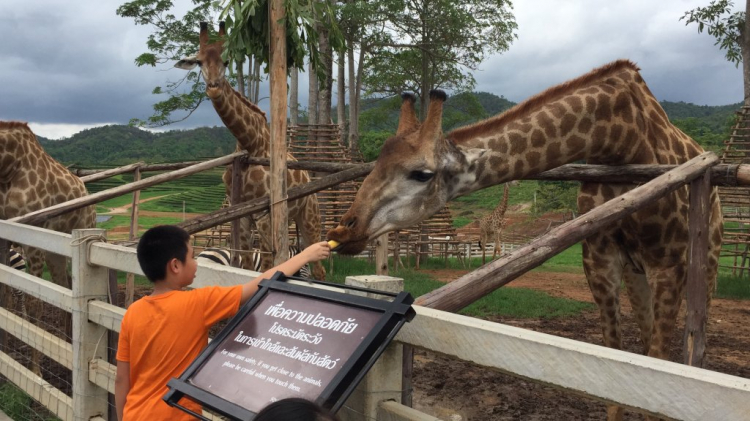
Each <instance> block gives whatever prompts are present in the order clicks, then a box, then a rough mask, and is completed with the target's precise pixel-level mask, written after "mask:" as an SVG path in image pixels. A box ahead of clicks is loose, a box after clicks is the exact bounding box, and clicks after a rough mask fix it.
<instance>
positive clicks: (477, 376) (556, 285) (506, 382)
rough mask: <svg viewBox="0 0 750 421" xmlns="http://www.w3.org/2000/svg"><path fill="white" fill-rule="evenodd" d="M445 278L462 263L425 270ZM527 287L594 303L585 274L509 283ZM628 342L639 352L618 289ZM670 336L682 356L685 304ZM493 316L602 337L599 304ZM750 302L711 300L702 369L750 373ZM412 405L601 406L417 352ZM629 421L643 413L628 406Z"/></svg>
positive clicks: (571, 415)
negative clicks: (554, 312)
mask: <svg viewBox="0 0 750 421" xmlns="http://www.w3.org/2000/svg"><path fill="white" fill-rule="evenodd" d="M428 272H430V273H432V275H433V276H435V277H436V278H438V279H440V280H443V281H450V280H453V279H456V278H457V277H458V276H460V275H462V274H463V273H465V271H461V270H433V271H428ZM519 287H523V288H530V289H535V290H539V291H544V292H546V293H548V294H550V295H552V296H555V297H564V298H570V299H574V300H580V301H588V302H593V300H592V298H591V293H590V292H589V290H588V285H587V284H586V279H585V277H584V276H583V275H579V274H569V273H542V272H530V273H527V274H525V275H523V276H522V277H520V278H519V279H517V280H515V281H513V282H511V283H510V284H508V285H507V286H506V288H519ZM622 301H623V310H622V313H623V322H624V326H623V342H624V346H625V349H626V350H627V351H631V352H640V351H641V346H640V341H639V338H638V328H637V325H636V323H635V321H634V319H633V317H632V315H631V309H630V304H629V302H628V300H627V295H626V294H623V296H622ZM679 319H680V321H679V325H678V331H677V334H676V335H675V336H676V337H675V338H674V340H673V343H672V352H671V354H672V355H671V358H670V359H671V360H672V361H677V362H680V361H682V331H683V328H684V306H683V309H682V312H681V315H680V318H679ZM491 320H492V321H495V322H498V323H504V324H508V325H512V326H517V327H522V328H525V329H531V330H535V331H538V332H544V333H549V334H553V335H557V336H561V337H564V338H570V339H575V340H578V341H584V342H589V343H593V344H597V345H601V344H602V340H601V331H600V328H599V315H598V311H597V310H593V311H587V312H585V313H584V314H582V315H578V316H575V317H570V318H561V319H554V320H545V319H532V320H530V319H512V318H504V317H496V318H493V319H491ZM749 320H750V302H749V301H739V300H726V299H714V300H713V303H712V308H711V311H710V313H709V321H708V328H707V334H708V339H707V351H706V368H707V369H709V370H713V371H718V372H722V373H726V374H731V375H735V376H740V377H744V378H750V324H748V321H749ZM413 402H414V407H415V408H418V409H419V410H421V411H422V412H426V413H429V414H432V415H434V416H436V417H438V418H441V419H444V420H457V419H459V418H458V416H460V417H461V418H460V419H463V420H475V421H489V420H519V419H522V420H589V419H591V420H601V419H605V418H606V407H605V405H604V404H602V403H599V402H597V401H594V400H591V399H588V398H583V397H579V396H575V395H571V394H569V393H565V392H563V391H560V390H557V389H554V388H552V387H550V386H544V385H540V384H536V383H532V382H529V381H527V380H523V379H519V378H515V377H512V376H509V375H505V374H502V373H499V372H494V371H491V370H487V369H485V368H483V367H479V366H476V365H474V364H471V363H467V362H463V361H458V360H453V359H448V358H445V357H442V356H439V355H435V354H432V353H429V352H425V351H417V352H416V356H415V361H414V395H413ZM625 419H626V420H638V419H643V417H642V416H640V415H638V414H635V413H627V414H626V418H625Z"/></svg>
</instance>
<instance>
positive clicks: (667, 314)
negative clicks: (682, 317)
mask: <svg viewBox="0 0 750 421" xmlns="http://www.w3.org/2000/svg"><path fill="white" fill-rule="evenodd" d="M647 276H648V280H649V284H650V285H651V290H652V294H653V313H654V324H653V327H652V329H651V342H650V344H649V349H648V355H649V356H650V357H655V358H660V359H663V360H667V359H669V345H670V343H671V341H672V335H673V333H674V328H675V325H676V323H677V314H678V313H679V311H680V306H681V305H682V293H683V291H684V287H685V280H686V277H687V276H686V273H685V268H684V267H676V266H675V267H671V268H664V269H659V270H652V271H648V272H647Z"/></svg>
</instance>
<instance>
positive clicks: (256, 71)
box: [253, 57, 260, 104]
mask: <svg viewBox="0 0 750 421" xmlns="http://www.w3.org/2000/svg"><path fill="white" fill-rule="evenodd" d="M253 88H254V91H253V98H255V100H254V101H253V103H254V104H257V103H258V101H260V60H258V58H257V57H256V58H255V62H254V63H253Z"/></svg>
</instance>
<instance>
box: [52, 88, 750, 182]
mask: <svg viewBox="0 0 750 421" xmlns="http://www.w3.org/2000/svg"><path fill="white" fill-rule="evenodd" d="M400 103H401V99H400V98H397V97H396V98H392V99H387V100H379V101H368V102H365V103H364V104H363V106H362V115H361V118H360V134H361V137H360V146H361V148H362V152H363V154H364V155H365V157H366V159H368V160H371V159H375V157H377V155H378V153H379V150H380V147H381V146H382V143H383V141H384V140H385V139H386V138H387V137H388V136H391V135H392V134H393V133H394V132H395V130H396V126H397V124H398V113H399V108H400ZM661 104H662V106H663V107H664V109H665V110H666V112H667V114H668V115H669V117H670V119H671V120H672V121H673V122H674V123H675V124H676V125H677V126H679V127H680V128H681V129H682V130H683V131H685V132H686V133H687V134H689V135H690V136H692V137H693V138H694V139H696V140H697V141H698V142H699V143H701V144H702V145H704V147H706V148H707V149H711V150H714V151H719V150H720V149H721V148H722V147H723V145H722V142H723V141H724V140H725V139H726V138H727V137H728V135H727V133H728V129H729V127H731V124H732V118H733V116H734V113H735V111H737V110H739V109H740V106H741V104H732V105H724V106H706V105H694V104H688V103H684V102H668V101H662V102H661ZM514 105H515V103H514V102H512V101H509V100H507V99H505V98H503V97H502V96H497V95H494V94H491V93H487V92H476V93H473V94H459V95H455V96H452V97H450V98H449V99H448V101H447V102H446V104H445V107H444V113H443V129H444V130H446V131H448V130H451V129H453V128H456V127H460V126H464V125H466V124H470V123H473V122H476V121H479V120H482V119H485V118H487V117H490V116H492V115H495V114H498V113H500V112H502V111H504V110H507V109H508V108H511V107H512V106H514ZM332 114H333V115H334V116H335V115H336V113H335V112H334V113H332ZM39 140H40V142H41V143H42V146H43V147H44V149H45V150H46V151H47V152H48V153H49V154H50V155H51V156H52V157H54V158H55V159H57V160H58V161H60V162H62V163H64V164H65V165H75V166H77V167H99V168H101V167H105V166H107V167H112V166H120V165H125V164H130V163H133V162H137V161H145V162H148V163H154V162H180V161H192V160H198V159H204V158H208V157H217V156H221V155H227V154H229V153H232V152H233V151H234V149H235V139H234V137H233V136H232V134H231V133H230V132H229V131H228V130H227V129H226V128H225V127H201V128H197V129H192V130H172V131H168V132H159V133H153V132H148V131H145V130H141V129H137V128H134V127H129V126H118V125H112V126H103V127H97V128H93V129H87V130H84V131H81V132H79V133H76V134H75V135H73V136H71V137H70V138H67V139H63V140H48V139H44V138H43V137H39Z"/></svg>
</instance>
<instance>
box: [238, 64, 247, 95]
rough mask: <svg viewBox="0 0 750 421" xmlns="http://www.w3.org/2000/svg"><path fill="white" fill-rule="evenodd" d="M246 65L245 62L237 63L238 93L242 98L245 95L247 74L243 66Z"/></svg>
mask: <svg viewBox="0 0 750 421" xmlns="http://www.w3.org/2000/svg"><path fill="white" fill-rule="evenodd" d="M243 64H245V62H244V60H243V61H238V62H237V92H239V93H240V95H242V96H246V95H245V73H244V72H243V70H242V65H243Z"/></svg>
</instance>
